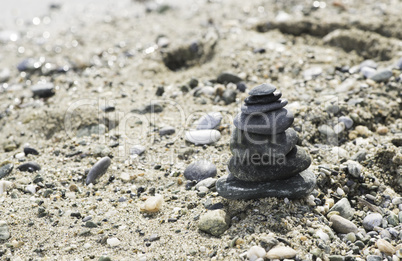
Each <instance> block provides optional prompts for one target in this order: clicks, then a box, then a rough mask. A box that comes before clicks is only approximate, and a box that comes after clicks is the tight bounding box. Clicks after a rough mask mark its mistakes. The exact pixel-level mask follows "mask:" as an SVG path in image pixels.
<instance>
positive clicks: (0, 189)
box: [0, 180, 13, 195]
mask: <svg viewBox="0 0 402 261" xmlns="http://www.w3.org/2000/svg"><path fill="white" fill-rule="evenodd" d="M12 185H13V183H12V182H11V181H7V180H1V181H0V195H2V194H3V193H4V192H6V191H7V190H8V189H9V188H10V187H11V186H12Z"/></svg>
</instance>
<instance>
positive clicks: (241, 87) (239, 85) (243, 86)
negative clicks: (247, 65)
mask: <svg viewBox="0 0 402 261" xmlns="http://www.w3.org/2000/svg"><path fill="white" fill-rule="evenodd" d="M236 88H237V90H238V91H240V92H245V91H246V90H247V85H246V84H245V83H244V82H238V83H236Z"/></svg>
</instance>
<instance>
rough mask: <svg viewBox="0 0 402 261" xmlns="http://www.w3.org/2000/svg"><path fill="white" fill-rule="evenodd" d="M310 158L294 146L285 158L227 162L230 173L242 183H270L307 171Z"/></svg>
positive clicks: (239, 159)
mask: <svg viewBox="0 0 402 261" xmlns="http://www.w3.org/2000/svg"><path fill="white" fill-rule="evenodd" d="M310 164H311V158H310V156H309V155H308V153H307V152H306V151H305V150H304V149H303V148H301V147H299V146H296V147H295V148H294V149H293V150H291V152H290V153H289V154H288V155H286V157H283V156H282V157H280V158H275V157H272V158H269V159H264V160H256V159H253V158H251V159H244V158H236V155H235V156H234V157H232V158H231V159H230V161H229V165H228V169H229V171H230V173H231V174H232V175H233V176H234V177H236V178H237V179H239V180H243V181H254V182H258V181H261V182H263V181H271V180H284V179H288V178H290V177H293V176H295V175H297V174H298V173H299V172H301V171H303V170H305V169H307V168H308V167H309V166H310Z"/></svg>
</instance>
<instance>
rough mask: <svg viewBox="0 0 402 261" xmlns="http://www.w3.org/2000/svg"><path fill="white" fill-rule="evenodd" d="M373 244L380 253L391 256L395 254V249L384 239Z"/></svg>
mask: <svg viewBox="0 0 402 261" xmlns="http://www.w3.org/2000/svg"><path fill="white" fill-rule="evenodd" d="M375 244H376V246H377V248H378V249H379V250H380V251H381V252H383V253H386V254H388V255H393V254H395V252H396V249H395V247H394V246H393V245H392V244H391V243H389V242H388V241H387V240H385V239H378V240H377V242H376V243H375Z"/></svg>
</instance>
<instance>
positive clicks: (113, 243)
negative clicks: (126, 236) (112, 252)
mask: <svg viewBox="0 0 402 261" xmlns="http://www.w3.org/2000/svg"><path fill="white" fill-rule="evenodd" d="M106 243H107V244H108V245H109V246H111V247H115V246H118V245H120V243H121V242H120V240H119V239H118V238H115V237H112V238H108V239H107V240H106Z"/></svg>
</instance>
